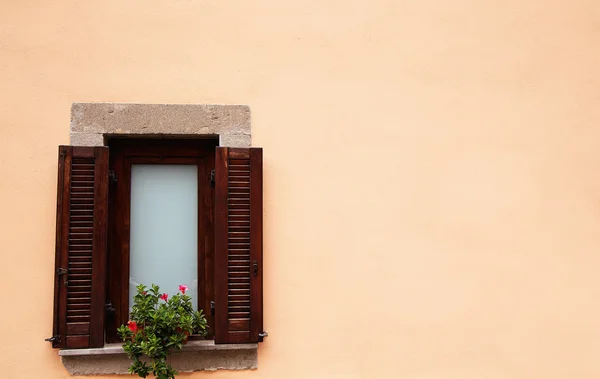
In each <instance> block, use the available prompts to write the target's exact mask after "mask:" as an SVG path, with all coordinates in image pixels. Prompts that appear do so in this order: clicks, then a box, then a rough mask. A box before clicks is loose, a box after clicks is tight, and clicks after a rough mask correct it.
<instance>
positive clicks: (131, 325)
mask: <svg viewBox="0 0 600 379" xmlns="http://www.w3.org/2000/svg"><path fill="white" fill-rule="evenodd" d="M127 327H128V328H129V330H131V331H132V332H133V333H134V334H135V333H136V332H137V330H138V326H137V323H136V322H135V321H131V320H129V321H127Z"/></svg>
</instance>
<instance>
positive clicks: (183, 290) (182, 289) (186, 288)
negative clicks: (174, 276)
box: [179, 284, 188, 295]
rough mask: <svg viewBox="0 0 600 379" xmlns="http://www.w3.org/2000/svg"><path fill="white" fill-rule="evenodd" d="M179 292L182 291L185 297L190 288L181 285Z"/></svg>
mask: <svg viewBox="0 0 600 379" xmlns="http://www.w3.org/2000/svg"><path fill="white" fill-rule="evenodd" d="M179 290H180V291H181V293H182V294H184V295H185V291H187V290H188V286H186V285H185V284H180V285H179Z"/></svg>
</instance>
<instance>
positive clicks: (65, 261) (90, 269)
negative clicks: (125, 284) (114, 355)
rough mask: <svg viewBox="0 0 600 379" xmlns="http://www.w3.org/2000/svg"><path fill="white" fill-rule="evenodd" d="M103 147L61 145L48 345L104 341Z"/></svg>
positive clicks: (105, 182) (105, 173) (105, 193)
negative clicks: (51, 309)
mask: <svg viewBox="0 0 600 379" xmlns="http://www.w3.org/2000/svg"><path fill="white" fill-rule="evenodd" d="M107 206H108V148H107V147H83V146H60V147H59V158H58V200H57V215H56V221H57V223H56V224H57V225H56V267H55V278H56V279H55V283H54V328H53V329H54V336H53V337H54V338H53V339H52V346H53V347H61V348H86V347H100V346H103V344H104V303H105V297H106V296H105V293H106V292H105V268H106V238H107V235H106V231H107V228H106V223H107Z"/></svg>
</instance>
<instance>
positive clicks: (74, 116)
mask: <svg viewBox="0 0 600 379" xmlns="http://www.w3.org/2000/svg"><path fill="white" fill-rule="evenodd" d="M119 135H123V136H139V137H145V136H154V137H156V136H158V137H160V136H164V137H170V138H172V137H177V136H182V137H184V136H195V137H198V136H203V135H205V136H210V135H213V136H214V135H218V136H219V138H220V141H219V142H220V143H219V144H220V146H229V147H250V144H251V133H250V107H249V106H247V105H219V104H133V103H132V104H128V103H73V105H72V106H71V144H72V145H79V146H83V145H86V146H102V145H103V144H104V143H105V137H107V136H119Z"/></svg>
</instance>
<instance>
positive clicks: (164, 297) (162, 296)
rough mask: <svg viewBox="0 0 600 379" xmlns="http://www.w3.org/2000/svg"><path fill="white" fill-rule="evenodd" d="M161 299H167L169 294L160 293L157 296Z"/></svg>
mask: <svg viewBox="0 0 600 379" xmlns="http://www.w3.org/2000/svg"><path fill="white" fill-rule="evenodd" d="M159 297H160V298H161V299H162V300H164V301H167V299H168V298H169V295H167V294H166V293H163V294H162V295H160V296H159Z"/></svg>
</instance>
